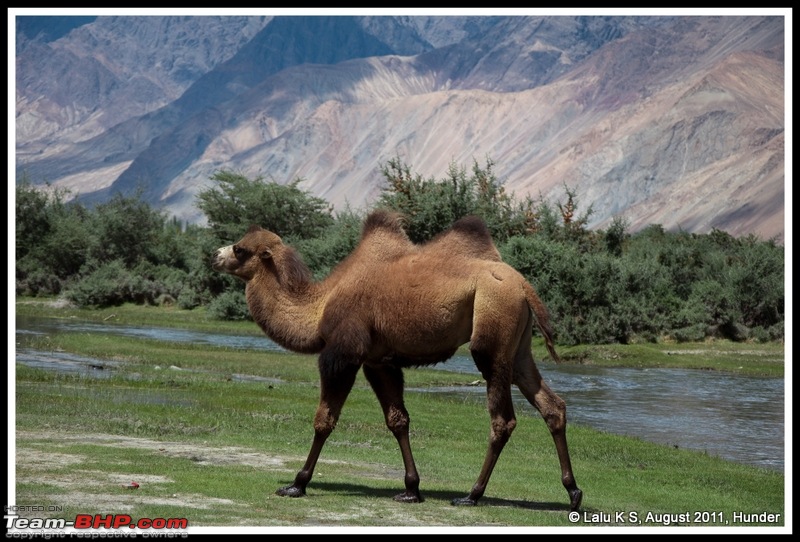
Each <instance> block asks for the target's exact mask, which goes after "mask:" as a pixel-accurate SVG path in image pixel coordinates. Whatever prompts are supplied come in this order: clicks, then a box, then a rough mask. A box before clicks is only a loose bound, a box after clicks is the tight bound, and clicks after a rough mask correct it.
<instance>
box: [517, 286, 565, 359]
mask: <svg viewBox="0 0 800 542" xmlns="http://www.w3.org/2000/svg"><path fill="white" fill-rule="evenodd" d="M524 285H525V286H524V288H525V298H526V299H527V300H528V306H529V307H530V308H531V311H532V312H533V319H534V320H535V321H536V327H538V328H539V331H541V333H542V336H543V337H544V344H545V346H546V347H547V351H548V352H550V357H552V358H553V361H555V362H556V363H561V358H560V357H558V354H556V348H555V345H554V344H553V328H551V327H550V313H548V312H547V307H545V306H544V303H542V300H541V299H539V294H537V293H536V290H534V289H533V286H531V285H530V284H528V283H527V282H524Z"/></svg>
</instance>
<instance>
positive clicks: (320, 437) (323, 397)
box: [275, 353, 359, 497]
mask: <svg viewBox="0 0 800 542" xmlns="http://www.w3.org/2000/svg"><path fill="white" fill-rule="evenodd" d="M329 357H330V356H326V354H325V353H323V355H322V356H320V374H321V380H320V383H321V385H320V400H319V406H318V407H317V413H316V415H315V416H314V441H313V442H312V444H311V450H310V451H309V452H308V458H307V459H306V462H305V464H304V465H303V468H302V469H300V472H298V473H297V476H295V479H294V482H293V483H292V485H289V486H286V487H282V488H280V489H278V491H276V492H275V493H276V494H277V495H281V496H284V497H302V496H303V495H305V494H306V486H307V485H308V483H309V482H310V481H311V477H312V476H313V475H314V467H316V465H317V460H318V459H319V454H320V452H321V451H322V446H323V445H324V444H325V441H326V440H327V439H328V436H329V435H330V434H331V432H333V429H334V428H335V427H336V422H338V421H339V415H340V414H341V412H342V406H344V402H345V400H346V399H347V396H348V395H349V394H350V390H351V389H352V388H353V384H354V383H355V380H356V375H357V374H358V369H359V366H358V365H357V364H347V363H342V364H340V365H337V366H336V367H337V369H336V370H331V369H330V368H329V366H326V363H327V362H328V359H326V358H329Z"/></svg>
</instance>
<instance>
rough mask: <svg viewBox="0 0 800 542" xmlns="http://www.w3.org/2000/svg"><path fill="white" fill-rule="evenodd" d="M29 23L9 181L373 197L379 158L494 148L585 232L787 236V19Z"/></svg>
mask: <svg viewBox="0 0 800 542" xmlns="http://www.w3.org/2000/svg"><path fill="white" fill-rule="evenodd" d="M24 19H25V18H18V33H17V46H16V76H17V79H16V89H17V112H16V168H17V176H18V178H20V177H22V176H23V174H24V175H25V176H27V177H28V178H29V179H31V180H33V181H34V182H48V183H50V184H51V185H54V186H62V187H66V188H68V189H69V190H70V191H71V192H72V193H73V194H75V195H78V196H79V197H81V198H83V199H85V200H86V201H88V202H92V201H103V200H104V199H106V198H108V197H110V196H111V195H112V194H114V193H116V192H118V191H121V192H123V193H131V192H132V191H134V190H142V191H143V194H144V196H145V197H146V198H147V199H148V201H150V202H151V203H153V204H154V205H157V206H163V207H164V208H165V209H166V210H167V211H168V212H169V213H170V214H173V215H176V216H178V217H179V218H182V219H186V220H189V221H197V222H202V220H203V216H202V214H201V213H200V212H199V211H198V209H197V208H196V206H195V202H196V194H197V193H198V191H200V190H203V189H205V188H207V187H208V186H210V183H211V181H210V177H211V176H212V175H213V174H214V173H215V172H216V171H219V170H222V169H229V170H234V171H238V172H241V173H243V174H246V175H248V176H250V177H256V176H262V177H264V178H266V179H270V180H275V181H278V182H281V183H286V182H290V181H292V180H294V179H296V178H298V177H300V178H302V179H304V181H303V183H302V184H301V185H300V186H301V187H303V188H304V189H306V190H308V191H310V192H311V193H313V194H315V195H318V196H321V197H324V198H326V199H327V200H329V201H331V202H332V203H333V204H334V205H335V206H337V207H340V208H341V207H342V206H344V205H346V204H347V205H350V206H352V207H364V206H368V205H370V204H371V203H372V202H373V201H374V200H375V198H376V197H377V196H378V194H379V193H380V190H381V188H382V182H383V178H382V176H381V174H380V166H381V164H383V163H385V162H387V161H388V160H389V159H392V158H395V157H399V158H401V159H402V160H404V161H405V162H406V163H407V164H409V165H410V166H412V168H413V169H414V171H415V172H418V173H420V174H421V175H423V176H425V177H436V178H439V177H442V176H444V174H445V173H446V171H447V169H448V167H449V166H450V165H451V164H453V163H455V164H458V165H463V166H466V167H470V166H471V165H472V163H473V162H474V161H477V162H478V163H479V164H482V163H484V162H485V160H486V159H487V158H488V159H491V160H492V161H493V162H494V163H495V172H496V173H497V175H498V177H499V178H500V179H501V180H503V181H504V182H505V183H506V187H507V189H508V190H509V191H513V192H515V193H516V194H517V195H520V196H522V195H531V196H532V197H534V198H538V197H540V196H541V197H544V198H545V199H547V200H550V201H555V200H560V199H563V197H564V194H565V190H564V189H565V186H566V187H569V188H570V189H571V190H574V191H575V193H576V194H577V196H578V198H579V201H580V202H582V203H583V204H584V205H585V206H586V207H588V205H589V204H591V205H592V208H593V211H594V213H593V215H592V217H591V218H592V222H591V224H590V225H591V226H593V227H603V226H604V225H605V224H607V223H608V221H610V220H611V219H612V218H613V217H615V216H621V217H624V218H625V219H626V220H627V221H628V223H629V224H630V227H631V230H633V231H635V230H637V229H639V228H641V227H644V226H646V225H647V224H651V223H658V224H662V225H663V226H664V227H665V228H667V229H682V230H684V231H690V232H701V233H702V232H707V231H710V230H711V229H712V228H718V229H722V230H726V231H728V232H730V233H731V234H733V235H745V234H750V233H753V234H756V235H758V236H760V237H762V238H773V237H777V238H778V239H780V240H782V239H783V235H784V212H785V211H784V208H785V206H784V182H785V175H784V129H785V118H784V77H785V76H784V72H785V67H784V40H785V35H784V19H783V17H782V16H724V17H710V16H701V17H599V16H592V17H572V16H541V17H540V16H502V17H500V16H491V17H489V16H485V17H478V16H474V17H427V16H404V17H389V16H386V17H377V16H371V17H350V16H329V17H325V16H302V17H300V16H298V17H292V16H278V17H266V16H265V17H224V16H223V17H130V16H128V17H98V18H97V19H95V20H92V21H91V22H88V23H87V24H82V25H80V26H77V27H75V28H73V29H72V30H71V31H69V32H68V33H66V34H64V33H63V32H64V31H63V30H62V31H61V32H59V31H57V30H55V29H54V30H53V31H51V32H47V31H46V26H47V25H44V26H45V30H44V31H43V30H42V29H41V28H39V30H38V33H37V34H35V35H31V34H32V32H28V33H26V32H25V31H23V29H26V28H32V27H35V25H32V24H29V23H30V21H24ZM61 24H62V25H63V23H61ZM39 26H40V27H41V26H42V25H39ZM54 28H58V27H54Z"/></svg>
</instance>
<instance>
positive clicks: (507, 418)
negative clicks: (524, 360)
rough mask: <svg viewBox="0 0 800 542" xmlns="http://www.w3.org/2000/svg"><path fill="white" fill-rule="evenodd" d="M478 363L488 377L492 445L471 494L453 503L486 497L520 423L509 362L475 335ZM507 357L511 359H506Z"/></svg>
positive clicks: (465, 503)
mask: <svg viewBox="0 0 800 542" xmlns="http://www.w3.org/2000/svg"><path fill="white" fill-rule="evenodd" d="M470 348H471V351H472V357H473V359H474V360H475V365H477V366H478V369H479V370H480V371H481V374H482V375H483V378H484V379H486V395H487V403H488V408H489V416H490V418H491V430H490V434H489V448H488V449H487V450H486V456H485V458H484V460H483V466H482V467H481V472H480V474H479V475H478V480H477V481H476V482H475V485H473V486H472V489H471V490H470V492H469V494H468V495H467V496H466V497H462V498H460V499H454V500H453V501H452V503H453V504H454V505H476V504H478V499H480V498H481V497H482V496H483V493H484V492H485V491H486V486H487V484H488V483H489V478H490V477H491V475H492V471H493V470H494V467H495V465H496V464H497V459H498V458H499V457H500V453H501V452H502V451H503V448H504V447H505V445H506V443H507V442H508V439H509V438H511V433H512V432H513V431H514V427H515V426H516V425H517V419H516V417H515V415H514V405H513V403H512V401H511V375H510V374H509V373H510V372H511V371H510V367H509V365H508V364H503V362H502V360H503V359H504V358H503V356H502V354H498V353H497V351H496V350H495V349H494V348H487V349H483V348H482V345H481V341H480V340H476V339H475V338H473V340H472V344H471V346H470ZM505 359H508V358H505Z"/></svg>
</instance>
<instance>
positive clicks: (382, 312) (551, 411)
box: [212, 210, 582, 510]
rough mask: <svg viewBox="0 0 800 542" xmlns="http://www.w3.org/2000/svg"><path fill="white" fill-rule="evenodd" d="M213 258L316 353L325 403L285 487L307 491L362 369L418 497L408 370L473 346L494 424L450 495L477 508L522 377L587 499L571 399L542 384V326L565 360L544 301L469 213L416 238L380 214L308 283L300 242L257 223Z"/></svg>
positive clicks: (564, 471) (293, 341)
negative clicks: (537, 344) (463, 487)
mask: <svg viewBox="0 0 800 542" xmlns="http://www.w3.org/2000/svg"><path fill="white" fill-rule="evenodd" d="M212 265H213V267H214V269H216V270H218V271H223V272H226V273H230V274H231V275H234V276H236V277H238V278H240V279H242V280H243V281H245V282H246V283H247V286H246V290H245V291H246V298H247V304H248V307H249V310H250V313H251V315H252V317H253V319H254V320H255V321H256V322H257V323H258V325H259V326H260V327H261V329H262V330H263V331H264V333H266V335H267V336H268V337H270V338H271V339H272V340H274V341H275V342H277V343H278V344H280V345H281V346H283V347H285V348H287V349H289V350H292V351H295V352H302V353H318V354H319V372H320V379H321V387H320V402H319V407H318V408H317V412H316V415H315V417H314V439H313V443H312V445H311V450H310V452H309V454H308V459H307V460H306V462H305V465H303V467H302V469H301V470H300V472H298V474H297V476H296V477H295V479H294V482H293V483H292V484H291V485H289V486H286V487H283V488H281V489H279V490H278V491H277V494H278V495H284V496H290V497H300V496H303V495H305V492H306V486H307V485H308V483H309V482H310V481H311V477H312V475H313V473H314V468H315V466H316V464H317V460H318V459H319V455H320V452H321V450H322V447H323V445H324V444H325V441H326V439H327V438H328V436H329V435H330V434H331V432H332V431H333V429H334V427H335V426H336V423H337V421H338V419H339V415H340V413H341V410H342V406H343V405H344V402H345V400H346V399H347V396H348V394H349V393H350V390H351V389H352V386H353V383H354V381H355V378H356V374H357V373H358V370H359V368H363V370H364V376H365V377H366V379H367V381H368V382H369V383H370V385H371V386H372V388H373V390H374V391H375V394H376V395H377V397H378V401H379V402H380V405H381V407H382V408H383V413H384V416H385V419H386V425H387V426H388V428H389V430H390V431H391V432H392V434H394V436H395V438H396V439H397V443H398V444H399V446H400V452H401V453H402V457H403V464H404V466H405V491H404V492H403V493H401V494H399V495H397V496H396V497H395V500H397V501H402V502H420V501H422V495H421V494H420V491H419V474H418V473H417V468H416V465H415V463H414V458H413V456H412V453H411V445H410V443H409V436H408V430H409V416H408V412H407V411H406V408H405V405H404V402H403V372H402V371H403V368H406V367H413V366H421V365H429V364H435V363H439V362H442V361H445V360H447V359H448V358H450V357H451V356H452V355H453V354H454V353H455V352H456V349H458V347H459V346H461V345H463V344H466V343H469V349H470V352H471V353H472V358H473V359H474V361H475V365H476V366H477V368H478V369H479V370H480V372H481V374H482V375H483V378H484V379H485V380H486V393H487V396H488V409H489V413H490V415H491V431H490V437H489V447H488V450H487V452H486V457H485V459H484V461H483V466H482V468H481V471H480V474H479V475H478V479H477V481H476V482H475V485H474V486H473V487H472V489H471V490H470V492H469V494H468V495H467V496H466V497H463V498H459V499H455V500H454V501H453V504H456V505H474V504H477V502H478V499H480V498H481V496H483V494H484V491H485V490H486V485H487V483H488V482H489V477H490V476H491V474H492V470H493V469H494V467H495V464H496V463H497V459H498V457H499V456H500V453H501V452H502V450H503V447H504V446H505V444H506V442H507V441H508V439H509V437H510V436H511V433H512V431H513V430H514V426H515V425H516V418H515V415H514V407H513V404H512V399H511V384H514V385H516V386H517V387H518V388H519V389H520V391H521V392H522V394H523V395H524V396H525V397H526V398H527V400H528V401H529V402H530V403H531V404H532V405H533V406H535V407H536V408H537V409H538V410H539V412H540V413H541V415H542V416H543V418H544V420H545V422H546V424H547V427H548V428H549V430H550V433H551V434H552V436H553V440H554V441H555V446H556V451H557V453H558V459H559V461H560V463H561V481H562V483H563V484H564V487H565V488H566V490H567V493H568V494H569V500H570V508H571V509H572V510H577V509H578V508H579V506H580V504H581V498H582V492H581V490H580V489H578V486H577V485H576V483H575V477H574V476H573V474H572V466H571V464H570V457H569V451H568V449H567V437H566V406H565V403H564V401H563V400H562V399H561V398H559V397H558V396H557V395H556V394H555V393H553V392H552V391H551V390H550V388H548V386H547V385H546V384H545V383H544V381H543V379H542V376H541V375H540V374H539V371H538V369H537V368H536V365H535V363H534V361H533V356H532V354H531V334H532V327H533V326H534V325H536V326H537V328H538V329H539V330H540V331H541V333H542V334H543V335H544V339H545V342H546V345H547V348H548V350H549V352H550V355H551V356H552V357H553V359H554V360H556V361H558V356H557V355H556V352H555V349H554V348H553V341H552V335H551V328H550V325H549V322H548V315H547V310H546V309H545V307H544V305H543V304H542V302H541V300H540V299H539V297H538V296H537V294H536V292H535V291H534V289H533V287H532V286H531V285H530V284H529V283H528V282H527V281H526V280H525V279H524V278H523V276H522V275H521V274H520V273H518V272H517V271H516V270H514V269H513V268H512V267H511V266H509V265H507V264H506V263H504V262H502V260H501V258H500V254H499V252H498V251H497V249H496V248H495V246H494V243H493V242H492V239H491V236H490V234H489V230H488V228H487V227H486V225H485V224H484V222H483V221H482V220H481V219H479V218H476V217H467V218H463V219H461V220H459V221H457V222H456V223H455V224H453V226H452V227H451V228H450V229H449V230H447V231H446V232H444V233H442V234H440V235H439V236H438V237H436V238H434V239H433V240H431V241H430V242H428V243H425V244H421V245H417V244H414V243H412V242H411V241H410V240H409V239H408V237H407V235H406V233H405V231H404V230H403V220H402V217H401V216H400V215H399V214H396V213H392V212H389V211H383V210H379V211H375V212H373V213H371V214H370V215H369V216H368V217H367V219H366V220H365V223H364V226H363V231H362V235H361V240H360V242H359V244H358V246H357V247H356V249H355V250H354V251H353V252H352V253H351V254H350V255H349V256H348V257H347V258H346V259H345V260H344V261H343V262H342V263H340V264H339V265H338V266H337V267H336V268H335V269H334V270H333V271H332V272H331V274H330V275H329V276H328V277H327V278H325V279H324V280H321V281H314V280H312V276H311V273H310V271H309V269H308V267H306V265H305V264H304V263H303V262H302V260H301V258H300V256H299V255H298V253H297V252H296V251H295V250H294V249H293V248H291V247H290V246H287V245H285V244H284V243H283V242H282V241H281V238H280V237H279V236H278V235H276V234H275V233H272V232H270V231H267V230H265V229H262V228H261V227H259V226H252V227H251V228H250V229H249V230H248V231H247V233H246V234H245V235H244V237H242V239H241V240H240V241H239V242H237V243H236V244H234V245H230V246H226V247H222V248H220V249H219V250H218V251H217V252H216V254H215V255H214V257H213V264H212Z"/></svg>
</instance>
